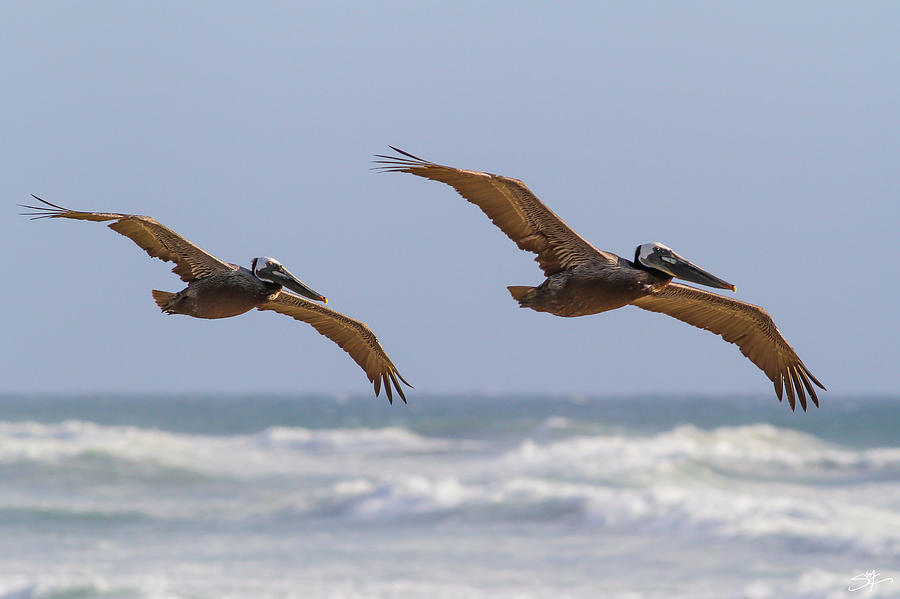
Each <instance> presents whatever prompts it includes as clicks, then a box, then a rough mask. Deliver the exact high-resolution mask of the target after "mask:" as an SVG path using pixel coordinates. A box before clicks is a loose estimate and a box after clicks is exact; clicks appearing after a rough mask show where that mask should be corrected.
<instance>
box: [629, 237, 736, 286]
mask: <svg viewBox="0 0 900 599" xmlns="http://www.w3.org/2000/svg"><path fill="white" fill-rule="evenodd" d="M634 263H635V264H636V265H638V266H639V267H640V266H643V267H646V268H651V269H654V270H660V271H662V272H664V273H666V274H668V275H671V276H673V277H675V278H677V279H682V280H684V281H690V282H691V283H698V284H700V285H706V286H707V287H715V288H716V289H730V290H732V291H737V287H735V286H734V285H732V284H731V283H726V282H725V281H723V280H722V279H720V278H719V277H717V276H715V275H712V274H710V273H708V272H706V271H705V270H703V269H702V268H699V267H698V266H696V265H694V264H692V263H691V262H689V261H688V260H685V259H684V258H682V257H681V256H679V255H678V254H676V253H675V251H674V250H673V249H672V248H670V247H666V246H664V245H663V244H661V243H659V242H653V243H645V244H642V245H639V246H637V248H636V249H635V250H634Z"/></svg>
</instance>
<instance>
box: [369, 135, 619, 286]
mask: <svg viewBox="0 0 900 599" xmlns="http://www.w3.org/2000/svg"><path fill="white" fill-rule="evenodd" d="M390 148H391V149H392V150H394V151H395V152H398V153H400V154H402V156H385V155H381V154H378V155H376V156H377V157H378V158H381V160H376V161H375V162H376V163H378V164H382V165H384V166H380V167H377V168H378V169H379V170H381V171H384V172H399V173H410V174H413V175H416V176H419V177H424V178H426V179H432V180H434V181H440V182H442V183H446V184H447V185H450V186H451V187H453V188H454V189H455V190H456V191H457V192H459V195H461V196H462V197H464V198H465V199H467V200H468V201H470V202H472V203H473V204H475V205H476V206H478V207H479V208H481V210H482V211H483V212H484V213H485V214H487V215H488V216H489V217H490V219H491V220H492V221H493V222H494V224H495V225H497V226H498V227H500V230H502V231H503V232H504V233H506V235H507V236H508V237H509V238H510V239H512V240H513V241H515V242H516V245H518V246H519V248H521V249H523V250H525V251H527V252H534V253H535V254H537V257H536V258H535V260H536V261H537V262H538V264H539V265H540V267H541V270H543V271H544V274H546V275H548V276H549V275H551V274H553V273H555V272H559V271H561V270H565V269H568V268H571V267H573V266H577V265H578V264H583V263H587V262H596V261H597V260H602V261H606V262H610V263H615V262H616V261H617V257H616V256H615V255H614V254H611V253H609V252H604V251H602V250H598V249H597V248H595V247H594V246H593V245H591V244H590V243H588V242H587V241H586V240H585V239H584V238H583V237H581V236H580V235H579V234H578V233H576V232H575V231H573V230H572V229H571V228H570V227H569V225H567V224H566V223H565V222H564V221H563V220H562V219H561V218H559V217H558V216H556V215H555V214H554V213H553V212H552V211H551V210H550V209H549V208H547V207H546V206H545V205H544V204H543V202H541V201H540V200H539V199H538V198H537V196H535V195H534V194H533V193H531V190H530V189H528V188H527V187H526V186H525V184H524V183H522V182H521V181H519V180H517V179H510V178H509V177H502V176H500V175H492V174H490V173H482V172H478V171H467V170H463V169H460V168H453V167H451V166H443V165H440V164H435V163H433V162H428V161H427V160H422V159H421V158H418V157H416V156H413V155H412V154H408V153H406V152H404V151H403V150H399V149H397V148H395V147H394V146H390Z"/></svg>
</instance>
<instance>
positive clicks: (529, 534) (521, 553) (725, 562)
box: [0, 395, 900, 599]
mask: <svg viewBox="0 0 900 599" xmlns="http://www.w3.org/2000/svg"><path fill="white" fill-rule="evenodd" d="M897 399H898V398H896V397H894V398H892V397H881V398H878V397H869V398H849V397H846V398H842V397H833V396H828V397H827V399H826V400H825V402H824V405H823V408H822V409H819V410H816V409H813V410H811V411H810V412H808V413H806V414H803V413H791V412H790V411H789V410H787V406H783V405H778V404H777V402H776V400H775V399H774V398H773V397H768V396H766V397H753V396H747V397H739V398H730V399H727V400H725V399H722V398H715V397H705V398H693V397H689V396H683V397H650V396H621V397H616V396H608V397H601V398H584V397H561V396H555V397H554V396H540V395H535V396H530V397H518V396H499V397H498V396H493V397H489V396H427V395H425V396H421V395H419V396H416V397H415V399H414V400H413V401H412V403H411V404H410V405H408V406H404V405H402V404H401V405H394V406H392V407H391V406H389V405H387V403H386V402H384V401H383V400H373V399H372V398H371V397H353V398H346V397H345V398H333V397H324V396H320V397H291V396H252V395H247V396H238V395H230V396H217V395H184V396H177V395H165V396H149V395H148V396H116V395H84V396H43V395H7V396H4V397H2V398H0V480H2V481H3V483H2V486H0V556H2V559H0V598H2V599H64V598H66V599H73V598H78V599H94V598H104V599H125V598H141V599H145V598H146V599H150V598H153V599H163V598H165V599H191V598H209V599H213V598H235V599H238V598H244V597H246V598H248V599H249V598H261V597H272V598H274V597H297V598H335V599H336V598H343V597H347V598H363V597H367V598H368V597H371V598H376V597H379V598H381V597H383V598H397V599H400V598H414V597H434V598H438V599H440V598H446V599H464V598H465V599H476V598H481V597H484V598H489V597H490V598H494V599H496V598H501V599H505V598H510V599H512V598H519V599H532V598H533V599H537V598H547V599H551V598H553V599H556V598H564V597H571V598H593V597H634V598H637V597H641V598H650V597H653V598H657V597H658V598H664V597H665V598H671V597H684V598H702V597H709V598H714V597H715V598H720V597H742V598H743V597H746V598H759V599H762V598H770V597H771V598H785V597H803V598H810V599H812V598H816V599H822V598H831V597H847V596H850V595H851V593H850V592H849V591H848V588H850V587H852V586H854V585H855V584H857V583H854V582H853V580H852V579H853V577H854V576H857V575H858V574H859V573H861V572H863V571H865V570H873V569H877V570H879V572H880V574H881V578H888V577H893V578H894V580H893V581H887V582H884V583H881V584H879V585H876V586H875V587H874V588H873V589H872V590H871V591H869V590H866V589H863V590H861V591H858V592H859V593H860V596H863V595H864V596H872V597H892V596H900V558H898V555H900V443H898V440H897V430H900V408H898V403H900V402H898V401H897Z"/></svg>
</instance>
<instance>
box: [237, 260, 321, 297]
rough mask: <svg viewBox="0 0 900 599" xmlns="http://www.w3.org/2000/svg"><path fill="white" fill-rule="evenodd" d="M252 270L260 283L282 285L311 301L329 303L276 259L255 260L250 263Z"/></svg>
mask: <svg viewBox="0 0 900 599" xmlns="http://www.w3.org/2000/svg"><path fill="white" fill-rule="evenodd" d="M250 270H252V271H253V274H254V275H255V276H256V278H257V279H259V280H260V281H265V282H266V283H272V284H274V285H281V286H283V287H287V288H288V289H290V290H291V291H294V292H296V293H299V294H300V295H302V296H304V297H308V298H309V299H312V300H316V301H319V302H325V303H326V304H327V303H328V300H327V299H326V298H325V296H324V295H322V294H320V293H316V292H315V291H313V290H312V289H310V288H309V287H307V285H306V284H305V283H304V282H303V281H301V280H300V279H298V278H297V277H295V276H294V275H293V274H292V273H291V271H289V270H288V269H286V268H285V267H284V266H282V265H281V262H279V261H278V260H276V259H275V258H269V257H268V256H262V257H258V258H254V259H253V261H252V262H251V263H250Z"/></svg>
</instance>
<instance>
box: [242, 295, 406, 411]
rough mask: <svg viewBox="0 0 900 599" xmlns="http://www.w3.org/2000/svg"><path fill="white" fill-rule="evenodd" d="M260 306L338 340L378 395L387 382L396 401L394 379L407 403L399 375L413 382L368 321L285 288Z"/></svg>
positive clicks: (389, 394)
mask: <svg viewBox="0 0 900 599" xmlns="http://www.w3.org/2000/svg"><path fill="white" fill-rule="evenodd" d="M258 309H259V310H272V311H273V312H278V313H279V314H284V315H285V316H290V317H291V318H293V319H295V320H300V321H302V322H306V323H309V324H310V325H312V326H313V328H314V329H316V330H317V331H318V332H319V333H321V334H322V335H324V336H325V337H328V338H329V339H331V340H332V341H334V342H335V343H337V344H338V345H339V346H340V347H341V349H343V350H344V351H345V352H347V353H348V354H350V357H351V358H353V361H354V362H356V363H357V364H359V366H360V367H361V368H362V369H363V370H364V371H365V373H366V376H367V377H368V378H369V381H370V382H371V383H373V384H374V386H375V395H376V396H377V395H378V394H379V393H380V392H381V384H382V381H383V382H384V388H385V391H386V392H387V396H388V401H390V402H391V403H393V400H394V396H393V390H392V389H391V382H393V383H394V387H395V388H396V390H397V393H399V395H400V398H401V399H402V400H403V403H406V395H404V394H403V387H402V386H401V385H400V383H399V382H398V381H397V379H398V378H399V379H400V381H403V383H405V384H406V385H407V386H408V387H410V388H412V385H410V384H409V383H407V382H406V379H404V378H403V377H402V376H401V375H400V373H399V372H398V371H397V367H396V366H394V363H393V362H391V359H390V358H389V357H388V355H387V352H385V351H384V348H383V347H381V344H380V343H379V342H378V339H377V338H376V337H375V333H373V332H372V329H370V328H369V327H368V325H366V323H364V322H360V321H359V320H355V319H353V318H350V317H349V316H345V315H344V314H341V313H340V312H337V311H335V310H332V309H331V308H327V307H325V306H323V305H322V304H317V303H315V302H311V301H309V300H306V299H303V298H302V297H298V296H296V295H294V294H292V293H287V292H285V291H281V292H280V293H279V294H278V295H276V296H275V297H274V298H273V299H271V300H269V301H268V302H266V303H264V304H262V305H261V306H259V307H258Z"/></svg>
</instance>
